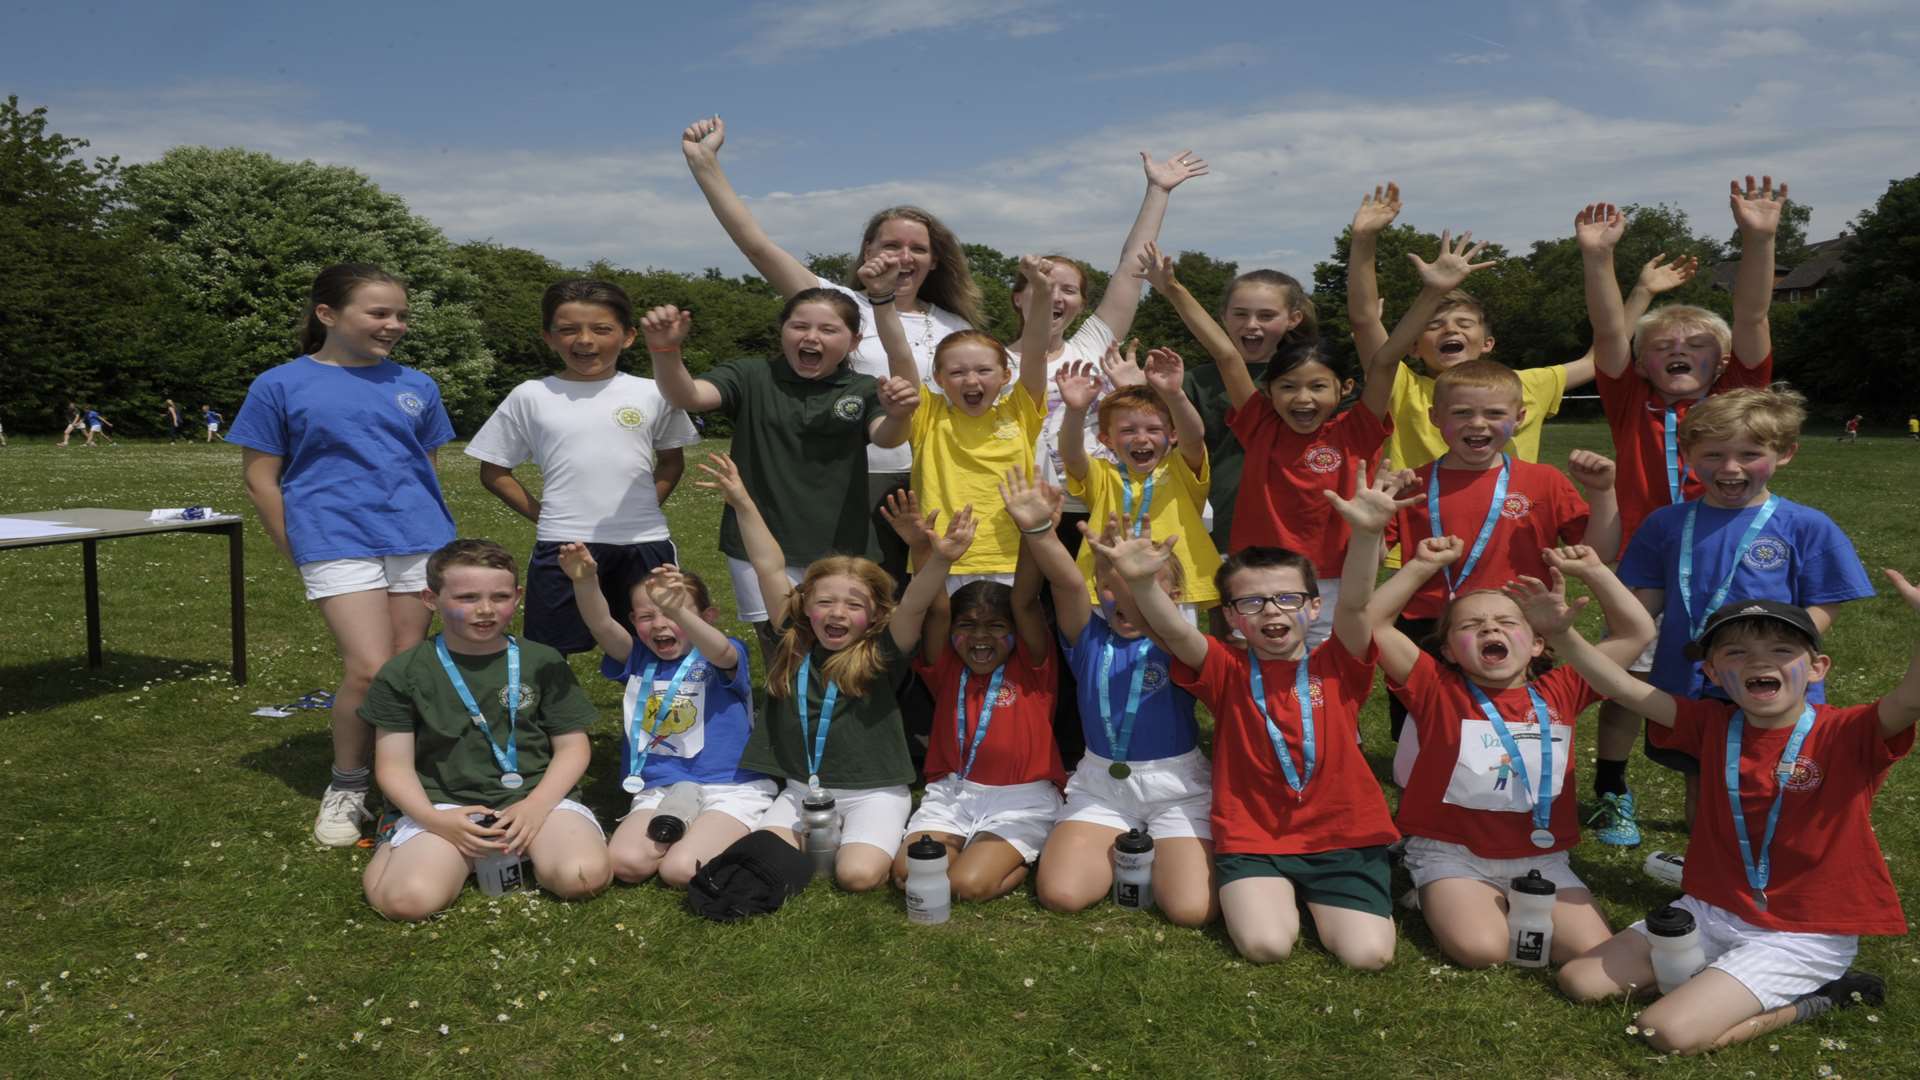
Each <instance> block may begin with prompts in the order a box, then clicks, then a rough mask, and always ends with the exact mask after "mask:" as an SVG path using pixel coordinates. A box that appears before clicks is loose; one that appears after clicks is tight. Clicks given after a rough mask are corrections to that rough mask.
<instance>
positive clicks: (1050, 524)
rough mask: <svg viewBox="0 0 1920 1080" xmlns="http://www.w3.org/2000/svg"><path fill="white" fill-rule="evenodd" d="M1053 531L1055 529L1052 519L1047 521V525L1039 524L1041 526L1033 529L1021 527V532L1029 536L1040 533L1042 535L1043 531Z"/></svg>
mask: <svg viewBox="0 0 1920 1080" xmlns="http://www.w3.org/2000/svg"><path fill="white" fill-rule="evenodd" d="M1052 531H1053V522H1051V521H1049V522H1047V523H1046V524H1045V525H1041V526H1039V527H1037V528H1032V529H1021V530H1020V532H1021V533H1022V534H1024V535H1027V536H1039V535H1041V534H1042V533H1050V532H1052Z"/></svg>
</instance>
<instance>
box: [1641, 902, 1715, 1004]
mask: <svg viewBox="0 0 1920 1080" xmlns="http://www.w3.org/2000/svg"><path fill="white" fill-rule="evenodd" d="M1647 942H1648V944H1650V945H1652V946H1653V977H1654V980H1655V981H1657V982H1658V983H1659V984H1660V992H1661V993H1663V994H1671V993H1673V992H1674V991H1675V990H1677V989H1679V988H1680V985H1681V984H1682V983H1685V982H1686V981H1687V980H1688V979H1691V978H1693V977H1694V976H1695V975H1698V974H1700V969H1701V968H1704V967H1706V966H1707V953H1706V950H1705V949H1703V948H1702V947H1701V945H1700V929H1699V927H1697V926H1695V925H1694V923H1693V916H1692V915H1691V914H1688V913H1687V912H1686V911H1684V910H1682V909H1680V908H1677V907H1674V906H1672V905H1670V904H1669V905H1666V906H1664V907H1657V908H1654V909H1653V910H1652V911H1649V912H1648V913H1647Z"/></svg>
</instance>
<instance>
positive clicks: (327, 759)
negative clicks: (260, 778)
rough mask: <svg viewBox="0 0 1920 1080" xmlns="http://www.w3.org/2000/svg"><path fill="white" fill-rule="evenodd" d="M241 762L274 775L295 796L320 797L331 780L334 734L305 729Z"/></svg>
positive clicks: (261, 772)
mask: <svg viewBox="0 0 1920 1080" xmlns="http://www.w3.org/2000/svg"><path fill="white" fill-rule="evenodd" d="M239 761H240V764H241V765H244V766H246V767H247V768H249V769H252V770H253V771H254V772H257V773H260V774H262V775H265V776H271V777H273V778H274V779H276V780H278V781H280V782H281V783H283V784H285V785H287V788H288V790H290V791H292V792H293V793H295V794H296V795H302V796H305V797H307V798H310V799H316V800H317V799H319V798H320V796H321V795H323V794H325V793H326V790H327V782H328V781H329V780H331V779H332V776H333V774H332V771H331V770H332V767H333V733H332V732H330V731H326V730H320V731H302V732H296V733H295V734H292V735H288V736H287V737H286V738H284V739H281V740H280V741H279V742H278V743H275V744H274V745H272V746H269V747H266V748H264V749H260V750H255V751H253V752H252V753H250V754H242V755H241V756H240V759H239Z"/></svg>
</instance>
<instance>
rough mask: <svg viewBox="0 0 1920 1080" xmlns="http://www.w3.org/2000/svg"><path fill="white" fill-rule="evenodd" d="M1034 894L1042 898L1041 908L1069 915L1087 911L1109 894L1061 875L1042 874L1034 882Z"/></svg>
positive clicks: (1104, 890)
mask: <svg viewBox="0 0 1920 1080" xmlns="http://www.w3.org/2000/svg"><path fill="white" fill-rule="evenodd" d="M1033 892H1034V895H1035V896H1038V897H1039V898H1040V906H1041V907H1043V908H1046V909H1047V910H1048V911H1058V912H1060V913H1062V914H1069V915H1070V914H1072V913H1073V912H1076V911H1085V910H1087V909H1088V908H1090V907H1092V906H1093V905H1095V904H1097V903H1099V902H1100V898H1101V897H1103V896H1105V895H1106V894H1107V890H1106V889H1104V888H1102V889H1097V890H1096V889H1091V888H1089V887H1088V886H1087V883H1086V882H1083V881H1077V880H1074V879H1072V878H1068V877H1062V876H1061V875H1059V874H1052V875H1049V874H1041V875H1040V876H1039V877H1038V878H1037V879H1035V881H1034V885H1033Z"/></svg>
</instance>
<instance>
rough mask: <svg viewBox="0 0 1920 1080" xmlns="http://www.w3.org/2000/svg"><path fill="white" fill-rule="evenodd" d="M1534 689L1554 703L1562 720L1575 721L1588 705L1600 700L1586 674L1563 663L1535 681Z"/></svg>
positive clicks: (1569, 722) (1566, 722) (1568, 722)
mask: <svg viewBox="0 0 1920 1080" xmlns="http://www.w3.org/2000/svg"><path fill="white" fill-rule="evenodd" d="M1533 685H1534V689H1536V690H1539V691H1540V696H1541V697H1544V698H1546V699H1547V700H1548V701H1550V702H1552V703H1553V706H1554V708H1555V710H1556V711H1558V712H1559V714H1560V722H1561V723H1564V724H1571V723H1573V721H1574V719H1575V718H1576V717H1578V716H1579V715H1580V714H1581V713H1583V712H1585V711H1587V706H1589V705H1591V704H1593V703H1594V702H1596V701H1599V700H1600V694H1599V693H1598V692H1597V691H1596V690H1594V688H1593V684H1592V683H1590V682H1588V681H1587V680H1586V676H1584V675H1581V674H1580V673H1579V672H1578V671H1575V670H1574V669H1573V667H1572V666H1571V665H1566V664H1563V665H1561V666H1560V667H1557V668H1554V669H1553V670H1552V671H1549V672H1547V673H1546V674H1545V675H1542V676H1540V677H1539V678H1538V679H1535V680H1534V681H1533Z"/></svg>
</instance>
